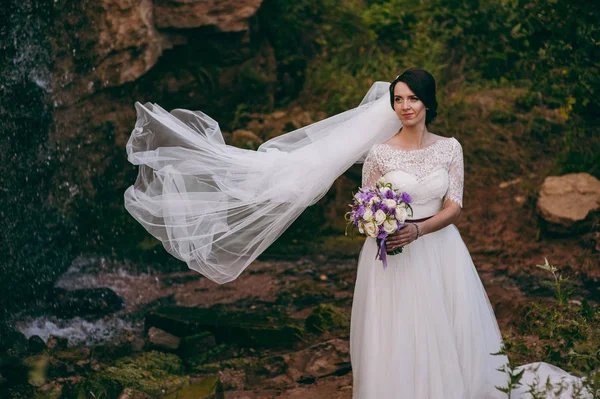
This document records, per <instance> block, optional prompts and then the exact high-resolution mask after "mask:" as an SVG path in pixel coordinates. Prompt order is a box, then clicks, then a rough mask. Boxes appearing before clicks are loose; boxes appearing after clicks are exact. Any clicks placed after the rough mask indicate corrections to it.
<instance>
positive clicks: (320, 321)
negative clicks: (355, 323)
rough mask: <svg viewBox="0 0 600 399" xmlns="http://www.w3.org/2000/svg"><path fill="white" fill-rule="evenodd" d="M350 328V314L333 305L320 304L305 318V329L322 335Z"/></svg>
mask: <svg viewBox="0 0 600 399" xmlns="http://www.w3.org/2000/svg"><path fill="white" fill-rule="evenodd" d="M349 328H350V314H349V313H348V312H347V311H345V310H343V309H340V308H338V307H336V306H333V305H327V304H321V305H319V306H317V307H316V308H315V309H314V310H313V312H312V314H311V315H310V316H308V317H307V318H306V329H307V330H309V331H312V332H317V333H322V332H326V331H334V330H347V329H349Z"/></svg>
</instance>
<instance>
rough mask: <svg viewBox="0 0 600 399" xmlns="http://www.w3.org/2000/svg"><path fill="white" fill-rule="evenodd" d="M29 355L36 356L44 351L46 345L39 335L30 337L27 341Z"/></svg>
mask: <svg viewBox="0 0 600 399" xmlns="http://www.w3.org/2000/svg"><path fill="white" fill-rule="evenodd" d="M27 346H28V350H29V353H31V354H37V353H40V352H42V351H44V350H46V343H45V342H44V340H43V339H42V338H41V337H40V336H39V335H32V336H31V337H29V339H28V340H27Z"/></svg>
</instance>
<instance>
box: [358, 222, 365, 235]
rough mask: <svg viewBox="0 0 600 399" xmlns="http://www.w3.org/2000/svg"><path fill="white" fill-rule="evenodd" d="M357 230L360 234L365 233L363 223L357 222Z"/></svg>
mask: <svg viewBox="0 0 600 399" xmlns="http://www.w3.org/2000/svg"><path fill="white" fill-rule="evenodd" d="M358 232H359V233H360V234H365V224H364V223H363V222H358Z"/></svg>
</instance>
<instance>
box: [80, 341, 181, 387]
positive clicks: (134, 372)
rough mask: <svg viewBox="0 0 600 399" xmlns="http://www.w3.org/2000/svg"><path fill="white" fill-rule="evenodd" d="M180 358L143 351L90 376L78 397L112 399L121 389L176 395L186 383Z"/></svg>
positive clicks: (84, 382)
mask: <svg viewBox="0 0 600 399" xmlns="http://www.w3.org/2000/svg"><path fill="white" fill-rule="evenodd" d="M182 374H183V364H182V362H181V359H179V358H178V357H177V356H175V355H171V354H165V353H160V352H154V351H153V352H147V353H142V354H141V355H139V356H132V357H126V358H123V359H120V360H118V361H117V362H116V363H115V365H114V366H109V367H107V368H105V369H104V370H101V371H98V372H97V373H93V374H91V375H90V376H89V377H88V378H86V379H85V380H83V382H82V383H81V384H80V385H79V387H78V397H80V398H87V397H94V398H113V397H117V396H118V395H119V394H120V393H121V391H123V389H124V388H132V389H135V390H137V391H140V392H144V393H147V394H149V395H152V396H156V397H158V396H162V395H165V394H169V393H172V392H176V391H178V390H179V389H181V388H182V387H183V386H185V385H186V384H187V383H188V377H187V376H185V375H182Z"/></svg>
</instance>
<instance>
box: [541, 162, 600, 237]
mask: <svg viewBox="0 0 600 399" xmlns="http://www.w3.org/2000/svg"><path fill="white" fill-rule="evenodd" d="M599 209H600V181H599V180H598V179H596V178H595V177H594V176H591V175H589V174H587V173H571V174H567V175H564V176H548V177H547V178H546V179H545V180H544V183H543V184H542V188H541V189H540V195H539V199H538V202H537V210H538V213H539V214H540V216H541V218H542V219H543V221H544V223H543V225H544V228H545V230H546V231H548V232H552V233H559V234H569V233H576V232H580V231H582V230H584V229H589V228H591V225H592V223H593V221H592V219H593V218H594V215H595V214H597V212H598V210H599Z"/></svg>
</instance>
